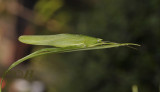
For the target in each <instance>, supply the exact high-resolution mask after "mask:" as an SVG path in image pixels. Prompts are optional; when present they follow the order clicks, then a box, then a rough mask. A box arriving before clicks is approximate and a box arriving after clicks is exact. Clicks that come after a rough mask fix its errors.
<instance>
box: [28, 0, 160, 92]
mask: <svg viewBox="0 0 160 92" xmlns="http://www.w3.org/2000/svg"><path fill="white" fill-rule="evenodd" d="M159 10H160V0H145V1H144V0H63V1H62V0H39V1H38V2H37V5H36V6H35V11H36V12H38V13H39V14H40V15H42V16H43V18H44V20H45V22H46V28H48V29H41V28H37V30H38V31H37V33H38V34H54V33H64V32H65V33H79V34H85V35H90V36H94V37H100V38H103V39H105V40H108V41H113V42H132V43H138V44H141V45H142V47H141V48H139V49H138V50H137V51H136V50H133V49H129V48H126V47H123V48H113V49H106V50H94V51H83V52H72V53H64V54H54V55H48V56H44V57H38V58H35V59H34V60H33V61H37V62H32V65H31V68H33V70H35V72H36V73H37V74H36V75H37V76H36V75H35V77H36V78H38V79H42V80H44V81H45V82H46V84H47V85H48V88H49V92H131V87H132V85H134V84H136V85H138V87H139V92H158V86H159V83H160V73H159V70H160V63H159V61H160V58H159V57H160V40H159V39H160V12H159ZM37 18H38V17H37ZM38 20H40V18H39V19H38ZM46 30H47V31H46ZM37 48H40V47H35V49H37ZM40 75H41V76H40Z"/></svg>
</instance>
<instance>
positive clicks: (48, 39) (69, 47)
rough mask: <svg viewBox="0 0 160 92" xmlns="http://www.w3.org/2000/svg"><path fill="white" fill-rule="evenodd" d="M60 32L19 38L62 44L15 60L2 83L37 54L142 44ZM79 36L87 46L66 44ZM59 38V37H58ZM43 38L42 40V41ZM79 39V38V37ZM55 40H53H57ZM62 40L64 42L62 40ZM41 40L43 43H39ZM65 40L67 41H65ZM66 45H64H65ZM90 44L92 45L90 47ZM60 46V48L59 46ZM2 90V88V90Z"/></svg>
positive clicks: (25, 40)
mask: <svg viewBox="0 0 160 92" xmlns="http://www.w3.org/2000/svg"><path fill="white" fill-rule="evenodd" d="M62 35H63V36H65V39H62V38H63V36H62ZM62 35H61V34H60V35H49V36H21V37H20V38H19V40H20V41H21V42H24V43H29V44H34V45H41V44H43V45H51V46H54V44H52V43H51V42H52V41H53V40H54V39H56V41H59V43H61V46H57V45H56V46H57V47H58V48H44V49H41V50H38V51H35V52H33V53H31V54H29V55H27V56H25V57H24V58H22V59H20V60H18V61H16V62H14V63H13V64H12V65H11V66H10V67H9V68H8V70H7V71H5V73H4V74H3V76H2V80H1V85H2V82H3V79H4V77H5V76H6V74H7V73H8V72H9V71H10V70H11V69H12V68H14V67H16V66H17V65H19V64H20V63H22V62H24V61H25V60H27V59H30V58H33V57H36V56H40V55H44V54H49V53H64V52H73V51H83V50H94V49H105V48H113V47H119V46H128V45H134V46H140V45H138V44H133V43H110V42H109V43H107V42H106V43H104V42H103V44H104V45H103V44H98V45H97V43H95V44H96V45H95V44H94V43H90V42H89V41H91V42H94V41H95V40H97V39H98V40H99V38H94V37H89V36H82V35H73V34H72V35H70V34H67V35H66V34H65V35H64V34H62ZM76 36H78V38H79V39H85V43H84V44H86V45H87V47H83V46H81V44H79V43H77V46H75V45H74V44H71V45H69V44H66V43H67V42H68V43H70V42H72V41H73V39H72V37H73V38H74V37H76ZM58 38H59V39H58ZM41 40H42V41H41ZM77 40H78V39H77ZM35 41H37V43H35ZM56 41H53V42H56ZM60 41H62V42H60ZM74 41H76V39H74ZM39 42H40V43H41V44H39ZM63 42H65V43H63ZM63 45H64V46H63ZM91 45H92V46H91ZM89 46H90V47H89ZM59 47H60V48H59ZM0 92H1V90H0Z"/></svg>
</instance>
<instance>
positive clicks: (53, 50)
mask: <svg viewBox="0 0 160 92" xmlns="http://www.w3.org/2000/svg"><path fill="white" fill-rule="evenodd" d="M129 45H133V46H140V45H138V44H133V43H109V44H105V45H97V46H93V47H76V46H69V47H62V48H44V49H41V50H38V51H35V52H33V53H31V54H29V55H27V56H25V57H24V58H22V59H19V60H18V61H16V62H14V63H13V64H12V65H11V66H10V67H9V68H8V70H6V71H5V73H4V74H3V76H2V80H1V85H0V92H1V86H2V82H3V79H4V78H5V76H6V74H7V73H8V72H9V71H10V70H11V69H12V68H14V67H16V66H17V65H19V64H20V63H22V62H24V61H25V60H27V59H30V58H33V57H36V56H40V55H44V54H49V53H64V52H73V51H84V50H94V49H105V48H113V47H119V46H129Z"/></svg>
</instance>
